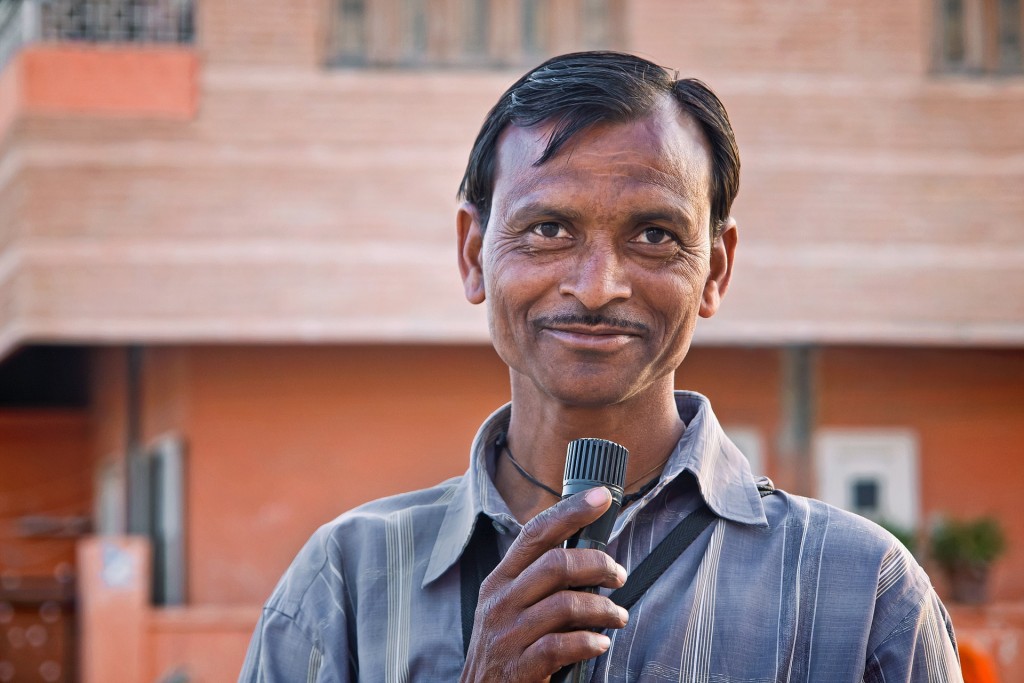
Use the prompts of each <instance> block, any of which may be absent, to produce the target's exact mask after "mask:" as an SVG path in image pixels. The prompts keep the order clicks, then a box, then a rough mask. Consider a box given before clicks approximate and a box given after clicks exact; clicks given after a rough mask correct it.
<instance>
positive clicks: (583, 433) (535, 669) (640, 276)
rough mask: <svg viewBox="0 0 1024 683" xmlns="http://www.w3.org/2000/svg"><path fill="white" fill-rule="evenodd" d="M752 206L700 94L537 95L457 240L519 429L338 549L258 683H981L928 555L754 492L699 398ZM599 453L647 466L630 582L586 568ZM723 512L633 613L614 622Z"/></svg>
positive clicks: (632, 467) (497, 137)
mask: <svg viewBox="0 0 1024 683" xmlns="http://www.w3.org/2000/svg"><path fill="white" fill-rule="evenodd" d="M738 184H739V156H738V152H737V149H736V144H735V140H734V138H733V133H732V130H731V127H730V124H729V121H728V118H727V116H726V113H725V110H724V108H723V107H722V105H721V103H720V102H719V101H718V99H717V98H716V97H715V96H714V94H713V93H712V92H711V91H710V90H708V89H707V88H706V87H705V86H703V85H702V84H701V83H699V82H697V81H692V80H682V81H675V80H674V79H673V78H672V77H671V76H670V75H669V74H668V73H667V72H666V71H665V70H664V69H662V68H660V67H658V66H656V65H654V64H652V63H650V62H648V61H646V60H643V59H640V58H637V57H633V56H630V55H623V54H616V53H581V54H575V55H566V56H562V57H557V58H555V59H552V60H550V61H548V62H547V63H545V64H543V65H541V66H540V67H538V68H537V69H535V70H533V71H532V72H530V73H529V74H527V75H526V76H524V77H523V78H522V79H520V80H519V81H518V82H517V83H515V84H514V85H513V86H512V87H511V88H510V89H509V90H508V91H507V92H506V93H505V94H504V95H503V96H502V97H501V99H500V100H499V102H498V104H497V105H496V106H495V108H494V109H493V110H492V111H491V112H490V114H489V115H488V118H487V121H486V122H485V123H484V126H483V129H482V130H481V132H480V135H479V136H478V138H477V141H476V144H475V145H474V148H473V151H472V153H471V156H470V162H469V167H468V169H467V171H466V175H465V177H464V179H463V183H462V188H461V194H462V197H463V199H464V200H465V202H464V203H463V204H462V206H461V208H460V209H459V211H458V217H457V228H458V231H457V232H458V247H459V253H458V257H459V268H460V271H461V273H462V279H463V282H464V285H465V291H466V296H467V298H468V299H469V301H471V302H472V303H475V304H481V303H483V304H486V306H487V313H488V320H489V325H490V334H491V339H492V342H493V343H494V346H495V348H496V349H497V351H498V353H499V355H500V356H501V358H502V359H503V360H504V361H505V362H506V363H507V364H508V366H509V370H510V379H511V389H512V401H511V403H510V404H509V406H506V407H504V408H502V409H500V410H499V411H498V412H496V413H494V415H492V416H491V417H490V418H489V419H488V420H487V421H486V422H485V423H484V425H483V426H482V427H481V429H480V431H479V433H478V434H477V437H476V440H475V442H474V444H473V447H472V453H471V464H470V468H469V471H468V472H467V473H466V475H464V476H463V477H460V478H457V479H453V480H451V481H448V482H445V483H443V484H441V485H439V486H437V487H435V488H432V489H428V490H425V491H418V492H414V493H410V494H405V495H401V496H397V497H394V498H389V499H385V500H381V501H377V502H374V503H370V504H368V505H365V506H363V507H361V508H359V509H357V510H354V511H352V512H349V513H346V514H345V515H342V516H341V517H340V518H339V519H337V520H335V521H334V522H332V523H330V524H328V525H326V526H325V527H323V528H321V529H320V530H319V531H318V532H317V533H316V534H315V535H314V537H313V538H312V540H311V541H310V542H309V543H308V544H307V545H306V547H305V548H304V549H303V550H302V552H301V553H300V554H299V556H298V558H297V559H296V560H295V563H294V564H293V566H292V567H291V568H290V569H289V570H288V572H287V574H286V575H285V576H284V578H283V579H282V580H281V583H280V584H279V585H278V587H277V589H276V590H275V592H274V594H273V596H272V597H271V598H270V600H269V601H268V603H267V605H266V607H265V609H264V611H263V615H262V617H261V619H260V623H259V625H258V626H257V629H256V633H255V635H254V637H253V641H252V645H251V647H250V651H249V655H248V658H247V660H246V664H245V668H244V670H243V672H242V676H241V680H243V681H307V680H308V681H351V680H357V679H358V680H365V681H405V680H437V681H445V680H447V681H454V680H456V679H460V678H461V679H462V680H465V681H541V680H545V679H547V678H548V677H550V676H552V675H553V674H555V673H556V672H558V671H559V670H560V669H562V667H565V666H567V665H572V664H574V663H576V662H581V661H582V662H585V663H584V664H583V667H584V668H583V669H582V671H583V673H584V677H586V678H588V679H589V680H593V681H606V680H608V681H637V680H673V681H676V680H678V681H684V680H685V681H718V682H729V681H736V682H739V681H744V682H752V681H829V682H832V681H850V682H851V683H852V682H858V681H890V682H891V681H896V680H899V681H957V680H960V673H959V667H958V663H957V657H956V653H955V644H954V641H953V634H952V630H951V627H950V624H949V620H948V618H947V616H946V613H945V610H944V609H943V607H942V605H941V604H940V603H939V601H938V599H937V598H936V596H935V594H934V592H933V590H932V588H931V586H930V584H929V582H928V579H927V577H926V576H925V575H924V573H923V572H922V570H921V569H920V567H918V566H917V564H916V563H915V562H914V561H913V559H912V558H911V557H910V556H909V555H908V554H907V553H906V552H905V551H904V550H903V548H902V546H900V545H899V544H898V543H897V542H896V541H895V540H894V539H893V538H892V537H891V536H890V535H888V534H886V533H885V532H884V531H882V530H881V529H879V528H878V527H876V526H875V525H873V524H871V523H869V522H867V521H865V520H863V519H861V518H859V517H856V516H854V515H851V514H848V513H845V512H842V511H839V510H836V509H834V508H830V507H828V506H826V505H824V504H822V503H819V502H816V501H811V500H807V499H804V498H800V497H798V496H791V495H787V494H785V493H782V492H779V491H774V490H773V489H772V488H771V486H770V482H767V480H763V479H762V480H759V481H758V480H755V479H754V477H753V476H752V475H751V473H750V470H749V466H748V464H747V462H746V460H745V459H744V458H743V456H742V455H741V454H740V453H739V452H738V451H737V449H736V448H735V446H733V444H732V443H731V442H730V441H729V440H728V439H727V438H726V436H725V435H724V433H723V432H722V429H721V427H720V426H719V424H718V422H717V420H716V418H715V416H714V414H713V412H712V411H711V407H710V405H709V404H708V402H707V400H706V399H705V398H704V397H702V396H699V395H697V394H692V393H686V392H678V393H677V392H674V391H673V382H674V377H675V371H676V368H678V367H679V365H680V364H681V363H682V362H683V359H684V357H685V356H686V352H687V350H688V348H689V345H690V341H691V338H692V336H693V331H694V326H695V324H696V320H697V318H698V317H710V316H712V315H714V314H715V312H716V311H717V310H718V307H719V305H720V303H721V299H722V297H723V295H724V294H725V293H726V290H727V288H728V286H729V280H730V276H731V273H732V267H733V258H734V254H735V251H736V244H737V228H736V223H735V222H734V221H733V220H732V218H730V215H729V212H730V206H731V204H732V201H733V198H734V197H735V195H736V191H737V188H738ZM580 437H599V438H604V439H609V440H611V441H615V442H618V443H620V444H622V445H624V446H625V447H626V448H628V449H629V452H630V455H629V461H628V468H627V476H626V482H627V484H626V494H627V498H626V500H625V501H624V503H625V506H624V509H623V511H622V512H621V513H620V515H619V517H618V518H617V520H616V523H615V528H614V531H613V535H612V538H611V541H610V543H609V545H608V548H607V554H606V553H604V552H601V551H598V550H563V549H561V544H562V542H563V541H564V540H565V539H566V538H568V537H569V536H570V535H572V534H573V533H574V532H575V531H576V530H578V529H580V528H581V527H583V526H585V525H587V524H589V523H590V522H592V521H594V520H596V519H597V518H598V517H599V516H600V515H601V514H602V513H603V512H604V511H605V510H606V509H608V507H609V504H610V495H609V493H608V491H607V490H606V489H604V488H596V489H592V490H590V491H588V492H585V493H582V494H577V495H576V496H574V497H572V498H569V499H567V500H565V501H563V502H558V501H559V491H560V489H561V480H562V473H563V467H564V462H565V452H566V445H567V444H568V442H569V441H571V440H573V439H576V438H580ZM705 510H710V514H708V513H703V514H705V516H706V518H707V520H708V526H707V527H706V528H705V529H704V530H703V531H700V532H699V533H697V535H696V537H695V538H694V539H693V540H692V542H691V543H690V544H689V545H688V546H687V547H684V548H682V549H681V552H680V553H679V554H678V557H677V558H675V559H674V561H672V562H670V563H669V564H668V566H667V569H665V570H664V572H663V573H660V574H659V575H656V576H654V579H653V581H652V582H650V587H649V588H647V589H646V591H640V596H639V599H638V600H637V601H636V602H635V603H634V604H632V606H631V607H630V608H629V610H628V611H627V610H626V609H623V608H622V607H620V606H618V605H617V604H616V603H615V602H613V601H612V600H611V599H610V598H609V597H608V596H609V594H610V592H611V591H612V590H613V589H617V588H619V587H622V586H623V585H624V583H625V582H626V580H627V576H628V575H629V574H630V573H631V572H633V571H637V572H638V573H639V572H640V570H638V569H637V568H638V567H639V565H640V564H641V562H642V561H643V560H644V558H645V557H647V556H648V555H649V554H651V553H652V548H654V547H655V546H656V545H658V543H659V542H660V541H661V540H662V539H664V538H665V537H666V536H667V535H668V534H669V533H670V531H672V530H673V529H675V528H676V527H677V525H678V524H679V523H680V520H683V519H691V520H692V519H698V518H699V517H700V515H701V514H702V511H705ZM695 511H696V512H695ZM691 513H693V514H694V515H695V516H694V517H689V515H691ZM488 554H495V555H499V554H500V555H501V556H502V559H501V560H500V562H498V564H497V566H496V567H495V568H494V569H493V571H491V570H490V567H489V566H487V564H486V560H485V559H484V558H485V557H486V556H487V555H488ZM495 561H497V557H495ZM484 577H486V578H484ZM478 579H483V580H482V582H477V580H478ZM579 586H598V587H601V589H602V590H600V591H599V592H597V593H588V592H583V591H579V590H573V588H574V587H579Z"/></svg>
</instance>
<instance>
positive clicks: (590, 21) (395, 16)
mask: <svg viewBox="0 0 1024 683" xmlns="http://www.w3.org/2000/svg"><path fill="white" fill-rule="evenodd" d="M624 2H625V0H564V1H563V0H559V2H551V1H550V0H334V5H333V6H334V17H333V20H332V23H333V26H332V31H331V38H330V40H331V43H330V45H329V48H328V54H329V55H330V58H329V61H330V62H331V63H332V64H337V65H342V66H345V65H349V66H400V67H417V66H430V67H433V66H486V67H500V66H513V65H522V64H526V63H532V62H537V61H540V60H542V59H544V58H545V57H548V56H550V55H553V54H557V53H561V52H570V51H573V50H589V49H620V48H622V47H623V24H624V21H623V15H624Z"/></svg>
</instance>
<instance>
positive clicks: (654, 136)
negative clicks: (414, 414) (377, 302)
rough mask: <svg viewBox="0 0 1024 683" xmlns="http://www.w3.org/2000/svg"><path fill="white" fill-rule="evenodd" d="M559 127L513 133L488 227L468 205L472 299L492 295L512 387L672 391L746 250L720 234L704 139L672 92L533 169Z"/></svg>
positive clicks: (491, 314)
mask: <svg viewBox="0 0 1024 683" xmlns="http://www.w3.org/2000/svg"><path fill="white" fill-rule="evenodd" d="M549 133H550V128H549V127H548V126H546V125H540V126H537V127H534V128H529V129H524V128H515V127H512V128H510V129H509V130H507V131H506V132H505V133H504V134H503V136H502V138H501V140H500V141H499V146H498V153H497V169H496V177H495V185H494V195H493V197H492V203H491V207H492V208H491V214H490V219H489V223H488V225H487V226H486V230H481V226H480V225H479V221H478V220H477V219H476V214H475V212H474V211H473V209H472V207H468V206H467V207H463V209H462V210H461V211H460V217H459V233H460V265H461V267H462V272H463V277H464V281H465V285H466V294H467V297H468V298H469V299H470V301H473V302H475V303H479V302H481V301H486V302H487V313H488V321H489V324H490V332H491V339H492V341H493V343H494V346H495V349H496V350H497V351H498V354H499V355H500V356H501V358H502V359H503V360H504V361H505V363H507V364H508V366H509V367H510V368H511V370H512V379H513V391H516V390H517V389H529V388H531V387H532V388H533V389H536V390H537V391H539V392H541V393H543V394H545V395H547V396H549V397H551V398H553V399H555V400H557V401H559V402H560V403H562V404H565V405H572V406H603V405H610V404H615V403H619V402H622V401H625V400H628V399H630V398H633V397H635V396H638V395H640V394H641V393H642V392H644V391H645V390H649V389H651V388H652V387H654V386H655V385H657V388H658V390H663V389H664V388H665V384H666V383H667V386H668V388H671V386H672V377H673V375H674V372H675V369H676V368H677V367H678V366H679V364H680V363H681V362H682V360H683V357H684V356H685V355H686V352H687V349H688V348H689V345H690V340H691V339H692V336H693V330H694V324H695V322H696V318H697V315H698V314H700V315H704V316H710V315H713V314H714V312H715V310H716V308H717V305H718V297H719V296H720V294H721V293H723V292H724V289H725V285H727V283H728V276H729V264H730V263H731V257H732V249H733V247H734V245H735V229H734V228H732V227H731V226H730V227H729V229H727V230H726V233H725V234H724V235H723V237H722V238H719V240H716V243H715V244H714V245H712V244H711V241H710V238H709V212H710V205H709V196H710V195H709V183H710V155H709V152H708V148H707V143H706V141H705V139H704V135H703V134H702V133H701V131H700V128H699V126H698V124H697V123H696V122H695V121H694V120H693V119H692V118H690V117H689V116H688V115H685V114H682V113H680V112H679V111H678V110H677V109H676V106H675V104H674V103H673V102H672V101H671V100H669V99H668V98H667V97H666V98H665V100H664V101H663V102H662V103H661V106H659V107H658V108H656V109H655V111H654V112H652V113H651V114H650V115H648V116H647V117H645V118H643V119H640V120H638V121H635V122H632V123H625V124H602V125H599V126H595V127H594V128H592V129H590V130H587V131H584V132H582V133H580V134H578V135H577V136H576V137H575V138H574V139H573V140H571V141H570V142H569V143H568V144H567V145H565V147H563V148H562V149H561V150H560V151H559V153H558V154H557V155H556V156H555V157H553V158H552V159H550V160H549V161H548V162H546V163H545V164H543V165H542V166H534V162H535V161H536V160H537V159H538V158H539V157H540V156H541V154H542V152H543V149H544V145H545V143H546V141H547V138H548V135H549ZM713 252H714V254H715V258H712V254H713Z"/></svg>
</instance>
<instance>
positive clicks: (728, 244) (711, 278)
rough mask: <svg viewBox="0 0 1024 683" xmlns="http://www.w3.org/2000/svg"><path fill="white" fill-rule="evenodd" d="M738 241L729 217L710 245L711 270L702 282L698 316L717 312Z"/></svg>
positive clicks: (730, 277) (735, 229) (733, 221)
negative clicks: (702, 291) (702, 292)
mask: <svg viewBox="0 0 1024 683" xmlns="http://www.w3.org/2000/svg"><path fill="white" fill-rule="evenodd" d="M738 241H739V231H738V229H737V228H736V221H735V220H734V219H733V218H732V217H729V219H728V220H727V221H726V223H725V227H723V228H722V232H721V233H720V234H719V235H718V237H716V238H715V241H714V243H713V244H712V245H711V270H710V271H709V272H708V279H707V281H706V282H705V283H704V294H703V296H702V297H701V301H700V316H701V317H702V318H710V317H711V316H713V315H714V314H715V313H717V312H718V307H719V305H720V304H721V303H722V297H723V296H725V291H726V290H727V289H729V281H730V280H731V279H732V264H733V259H734V257H735V256H736V243H737V242H738Z"/></svg>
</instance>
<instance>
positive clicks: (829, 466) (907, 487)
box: [814, 429, 919, 530]
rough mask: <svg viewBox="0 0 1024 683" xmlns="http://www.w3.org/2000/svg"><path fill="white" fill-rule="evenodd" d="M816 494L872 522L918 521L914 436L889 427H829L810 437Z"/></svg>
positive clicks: (910, 523) (910, 524)
mask: <svg viewBox="0 0 1024 683" xmlns="http://www.w3.org/2000/svg"><path fill="white" fill-rule="evenodd" d="M814 464H815V468H816V470H817V474H818V491H817V495H818V497H819V498H821V499H822V500H823V501H825V502H826V503H831V504H832V505H835V506H837V507H841V508H843V509H845V510H849V511H851V512H856V513H857V514H859V515H863V516H864V517H867V518H869V519H873V520H875V521H876V522H887V523H890V524H895V525H897V526H899V527H902V528H904V529H908V530H912V529H914V528H915V527H916V526H917V522H918V515H919V511H918V487H919V483H918V471H917V439H916V438H915V437H914V435H913V434H912V433H911V432H908V431H903V430H890V429H878V430H873V429H863V430H861V429H849V430H839V429H834V430H833V429H828V430H823V431H822V432H821V433H819V434H818V435H817V437H816V439H815V447H814Z"/></svg>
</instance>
